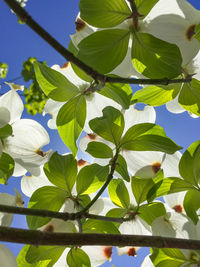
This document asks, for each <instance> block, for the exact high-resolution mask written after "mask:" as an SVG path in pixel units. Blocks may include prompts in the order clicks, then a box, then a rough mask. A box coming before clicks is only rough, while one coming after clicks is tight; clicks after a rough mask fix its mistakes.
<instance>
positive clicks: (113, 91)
mask: <svg viewBox="0 0 200 267" xmlns="http://www.w3.org/2000/svg"><path fill="white" fill-rule="evenodd" d="M100 94H101V95H104V96H106V97H109V98H111V99H113V100H114V101H116V102H117V103H119V104H120V105H121V106H122V108H124V109H128V108H129V106H130V100H131V96H132V89H131V87H130V85H129V84H119V83H106V85H105V86H104V88H103V89H102V90H101V92H100Z"/></svg>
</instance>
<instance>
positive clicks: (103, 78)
mask: <svg viewBox="0 0 200 267" xmlns="http://www.w3.org/2000/svg"><path fill="white" fill-rule="evenodd" d="M4 1H5V2H6V4H7V5H8V6H9V7H10V8H11V9H12V10H13V11H14V12H15V13H16V15H17V16H18V17H19V18H20V20H22V21H23V22H24V23H26V24H27V25H28V26H29V27H30V28H31V29H32V30H33V31H34V32H36V34H38V35H39V36H40V37H41V38H42V39H44V40H45V41H46V42H47V43H48V44H49V45H50V46H52V47H53V48H54V49H55V50H56V51H57V52H58V53H59V54H60V55H62V56H63V57H64V58H65V59H66V60H68V61H70V62H72V63H74V64H75V65H76V66H78V67H79V68H80V69H82V70H83V71H84V72H85V73H87V74H88V75H89V76H91V77H92V78H93V79H94V80H95V81H100V82H110V83H128V84H162V85H168V84H172V83H183V82H190V81H191V79H192V78H191V77H190V76H189V77H187V78H186V79H171V80H170V79H167V78H164V79H135V78H119V77H109V76H107V75H103V74H101V73H99V72H97V71H96V70H94V69H93V68H91V67H90V66H88V65H86V64H85V63H84V62H82V61H81V60H79V59H78V58H77V57H75V56H74V55H73V54H72V53H71V52H70V51H69V50H67V49H66V48H65V47H64V46H63V45H61V44H60V43H59V42H58V41H57V40H56V39H55V38H54V37H53V36H51V35H50V34H49V33H48V32H47V31H46V30H44V29H43V28H42V27H41V26H40V25H39V24H38V23H37V22H36V21H35V20H33V19H32V18H31V16H30V15H29V13H28V12H27V11H26V10H25V9H23V8H22V7H21V6H20V5H19V3H18V2H16V1H15V0H4Z"/></svg>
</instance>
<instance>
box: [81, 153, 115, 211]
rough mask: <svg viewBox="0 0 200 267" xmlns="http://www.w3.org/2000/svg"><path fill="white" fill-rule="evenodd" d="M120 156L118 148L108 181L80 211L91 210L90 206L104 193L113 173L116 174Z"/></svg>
mask: <svg viewBox="0 0 200 267" xmlns="http://www.w3.org/2000/svg"><path fill="white" fill-rule="evenodd" d="M118 156H119V149H116V153H115V155H114V157H113V158H112V163H111V169H110V173H109V175H108V178H107V180H106V182H105V183H104V185H103V186H102V187H101V189H100V190H99V192H98V193H97V194H96V196H95V197H94V198H93V199H92V200H91V201H90V203H89V204H88V205H87V206H86V207H85V208H84V209H83V210H82V211H80V213H82V212H86V211H87V210H89V208H90V207H92V205H93V204H94V203H95V202H96V201H97V199H98V198H99V197H100V196H101V195H102V193H103V192H104V190H105V189H106V188H107V186H108V185H109V183H110V181H111V180H112V178H113V174H114V171H115V168H116V163H117V159H118Z"/></svg>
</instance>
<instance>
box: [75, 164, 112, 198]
mask: <svg viewBox="0 0 200 267" xmlns="http://www.w3.org/2000/svg"><path fill="white" fill-rule="evenodd" d="M108 172H109V167H108V166H100V165H98V164H91V165H88V166H85V167H83V168H82V169H81V170H80V171H79V173H78V176H77V180H76V190H77V192H78V194H90V193H93V192H96V191H97V190H98V189H99V188H100V187H101V185H102V184H103V183H104V181H105V180H106V178H107V176H108Z"/></svg>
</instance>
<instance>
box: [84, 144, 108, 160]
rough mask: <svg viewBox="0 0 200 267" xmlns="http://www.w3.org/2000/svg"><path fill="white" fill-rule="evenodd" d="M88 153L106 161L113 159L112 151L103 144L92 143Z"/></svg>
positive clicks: (88, 147)
mask: <svg viewBox="0 0 200 267" xmlns="http://www.w3.org/2000/svg"><path fill="white" fill-rule="evenodd" d="M86 151H87V152H88V153H89V154H90V155H91V156H93V157H94V158H102V159H106V158H112V157H113V152H112V149H111V148H110V147H109V146H107V145H106V144H104V143H101V142H90V143H89V144H88V146H87V149H86Z"/></svg>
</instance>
